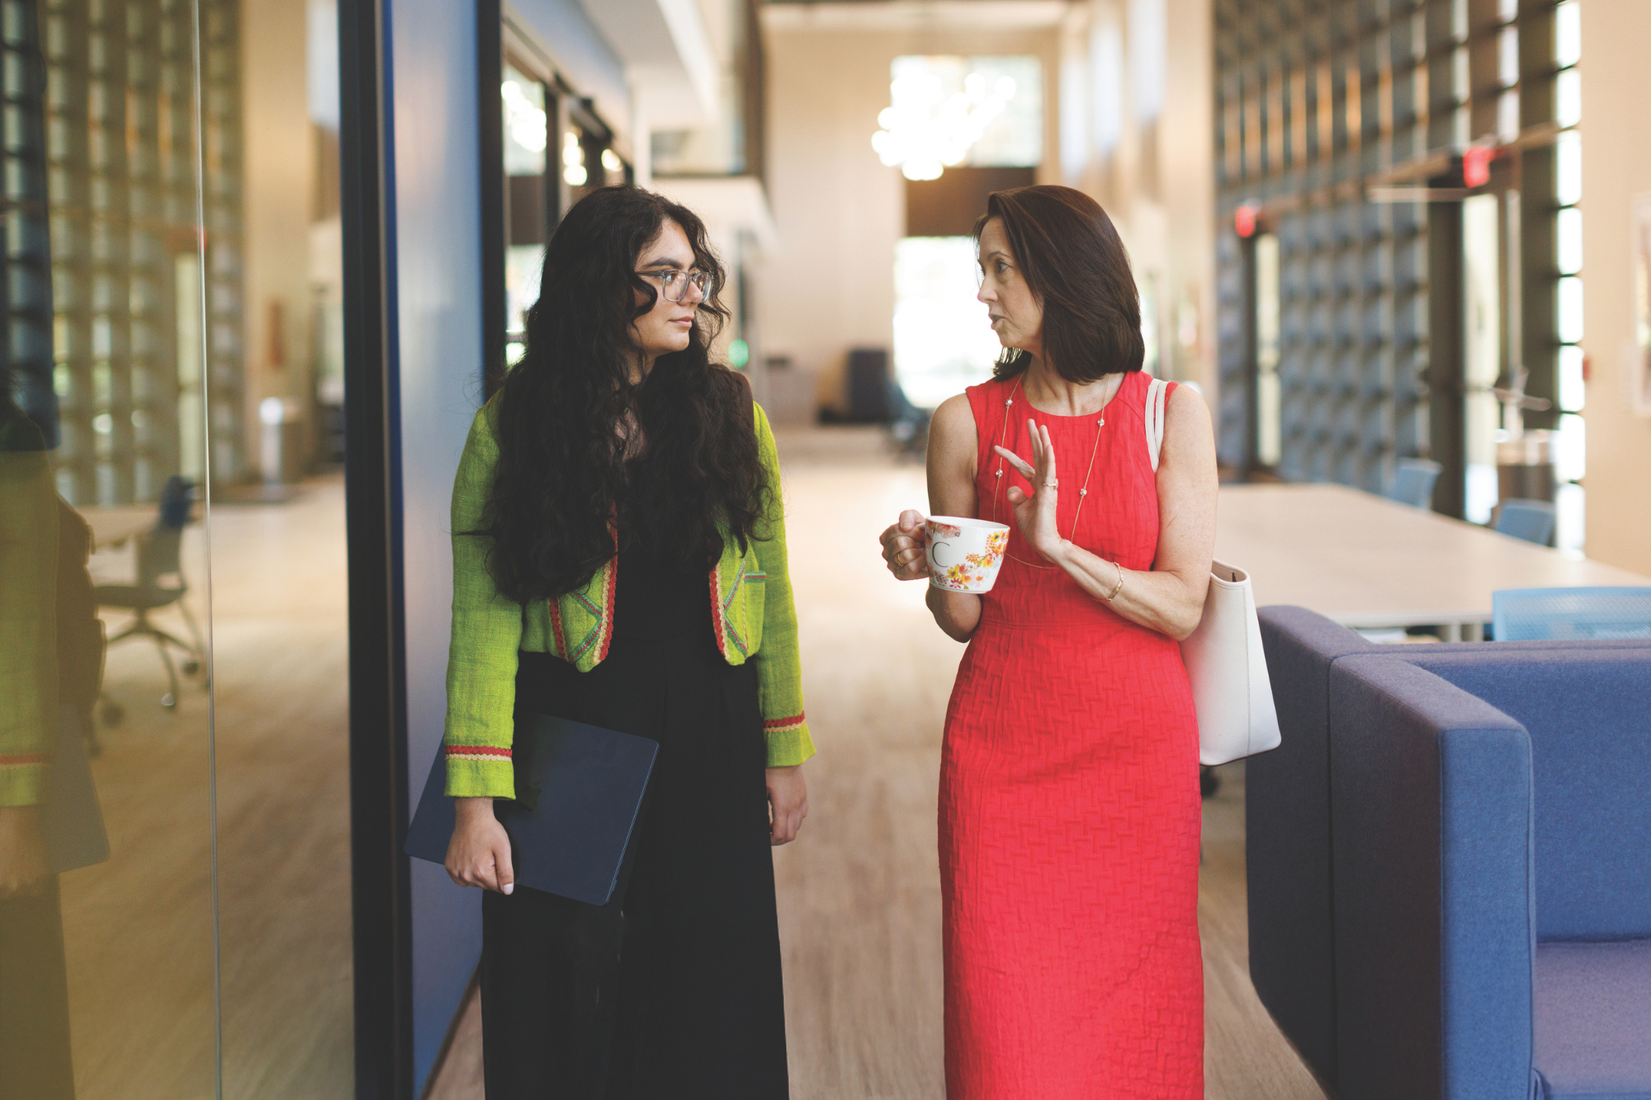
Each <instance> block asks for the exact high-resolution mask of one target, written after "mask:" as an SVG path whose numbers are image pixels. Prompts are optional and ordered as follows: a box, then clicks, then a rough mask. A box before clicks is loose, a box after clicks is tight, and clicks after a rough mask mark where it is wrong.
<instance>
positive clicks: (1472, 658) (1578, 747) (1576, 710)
mask: <svg viewBox="0 0 1651 1100" xmlns="http://www.w3.org/2000/svg"><path fill="white" fill-rule="evenodd" d="M1578 645H1581V646H1584V647H1585V648H1582V649H1578V648H1576V646H1578ZM1406 648H1407V649H1414V650H1419V651H1420V652H1417V653H1407V654H1406V655H1405V657H1406V659H1407V660H1408V661H1409V662H1410V663H1411V664H1414V665H1417V666H1418V667H1421V668H1425V669H1427V670H1429V671H1430V672H1432V673H1434V674H1435V675H1437V676H1439V677H1441V678H1443V679H1445V680H1448V681H1450V682H1451V683H1453V684H1455V685H1456V686H1458V687H1460V688H1461V689H1462V690H1464V691H1467V692H1469V693H1471V694H1473V695H1475V696H1478V697H1479V698H1480V699H1483V700H1485V701H1486V702H1487V703H1489V704H1490V705H1491V706H1493V707H1495V708H1496V709H1498V710H1500V711H1501V712H1503V713H1504V714H1506V715H1508V716H1509V717H1511V718H1513V719H1515V720H1517V721H1518V722H1519V723H1520V724H1521V725H1523V726H1524V727H1525V728H1526V729H1527V730H1529V731H1530V736H1531V751H1532V756H1533V761H1534V766H1535V781H1536V920H1537V925H1536V932H1537V937H1538V938H1539V939H1542V940H1611V939H1640V938H1647V937H1651V645H1647V644H1646V643H1644V642H1640V643H1638V644H1637V645H1636V644H1633V643H1630V644H1629V645H1627V646H1624V645H1622V644H1621V643H1613V644H1612V645H1611V646H1609V647H1604V648H1602V647H1600V646H1599V645H1594V646H1588V645H1587V643H1570V645H1569V647H1568V648H1565V649H1554V648H1552V647H1551V646H1550V647H1549V648H1547V649H1544V650H1541V651H1536V652H1533V651H1531V650H1528V649H1524V648H1521V649H1518V650H1514V651H1512V652H1506V651H1503V650H1502V646H1501V644H1499V643H1488V644H1486V645H1482V646H1478V647H1474V650H1473V651H1468V652H1461V651H1459V647H1456V646H1451V647H1448V650H1458V651H1457V652H1450V651H1447V647H1443V646H1408V647H1406ZM1433 649H1438V650H1440V652H1438V653H1431V652H1428V651H1429V650H1433Z"/></svg>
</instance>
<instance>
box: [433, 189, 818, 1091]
mask: <svg viewBox="0 0 1651 1100" xmlns="http://www.w3.org/2000/svg"><path fill="white" fill-rule="evenodd" d="M722 285H723V271H722V268H721V266H720V265H719V264H718V262H717V260H716V257H715V256H714V255H713V254H712V252H711V249H710V247H709V245H708V243H707V240H706V233H705V227H704V225H703V224H702V223H701V222H700V220H699V218H697V217H695V216H694V214H693V213H692V212H691V211H689V210H687V209H685V208H684V207H681V206H678V205H676V204H674V203H671V202H669V201H668V200H666V199H664V198H662V197H661V196H659V195H655V194H652V193H650V192H647V191H642V190H638V189H635V188H619V187H614V188H605V189H602V190H598V191H595V192H593V193H592V194H591V195H589V196H587V197H586V198H585V199H583V200H581V201H580V202H579V203H578V204H576V205H575V206H574V207H573V208H572V209H571V210H569V211H568V213H567V216H566V217H565V218H564V219H563V221H562V223H561V224H560V225H559V226H558V227H557V229H556V232H555V234H554V235H553V236H552V238H551V241H550V245H549V247H548V249H547V250H546V254H545V265H544V276H543V280H542V282H541V297H540V299H539V301H538V304H536V305H535V306H534V307H533V308H532V309H531V310H529V311H528V315H527V350H526V353H525V355H524V356H523V358H522V360H521V361H520V362H519V363H518V364H517V365H516V366H515V367H513V368H512V369H511V370H510V371H509V373H508V374H507V375H506V376H505V378H504V381H503V385H502V387H501V389H500V390H499V392H498V393H497V394H496V395H495V396H494V397H493V398H492V400H490V401H489V402H488V403H487V404H486V406H485V407H484V408H483V409H482V410H481V411H480V412H479V413H478V414H477V415H476V420H475V424H474V426H473V427H472V429H471V432H470V438H469V440H468V442H467V443H466V445H465V450H464V457H463V459H462V460H461V462H460V465H459V471H458V477H457V480H456V482H455V484H454V488H453V517H452V522H453V569H454V584H453V589H454V593H453V636H452V647H451V651H450V657H449V663H448V671H447V700H448V704H447V705H448V710H447V732H446V745H447V793H448V794H449V795H451V796H453V797H454V798H455V799H456V800H457V811H458V812H457V821H456V824H455V827H454V830H453V838H452V842H451V844H450V846H449V848H448V855H447V870H448V873H449V874H450V875H451V876H452V877H453V879H454V881H455V882H458V883H460V884H461V885H465V886H479V887H482V888H483V889H484V891H485V892H484V893H483V895H482V943H483V946H482V965H481V992H482V1019H483V1034H484V1057H485V1064H486V1078H487V1095H488V1096H489V1098H490V1100H511V1098H514V1097H524V1098H525V1097H533V1098H535V1100H539V1098H543V1097H578V1098H593V1100H594V1098H619V1097H625V1098H630V1097H635V1098H638V1100H641V1098H653V1097H658V1098H666V1097H669V1098H672V1100H680V1098H688V1097H706V1098H712V1097H715V1098H719V1100H720V1098H726V1097H736V1096H737V1097H742V1098H751V1100H760V1098H765V1097H772V1098H774V1100H783V1098H784V1097H785V1096H786V1095H787V1075H786V1057H785V1023H784V1006H783V998H782V993H781V981H780V946H779V931H778V925H777V920H776V916H775V904H774V869H773V861H772V856H771V848H770V846H771V845H777V844H784V843H786V842H787V841H789V840H791V839H792V838H793V837H795V836H796V834H797V828H798V826H799V825H800V824H801V822H802V819H803V817H804V816H805V815H806V814H807V812H808V800H807V793H806V787H805V784H804V782H803V777H802V773H801V770H800V766H801V764H802V762H803V761H804V760H805V759H807V758H808V757H809V756H810V755H811V754H812V753H813V751H814V750H813V744H812V741H811V740H810V737H809V733H808V727H807V724H806V723H805V721H804V719H803V706H802V689H801V676H800V671H799V665H798V659H797V625H796V614H795V611H794V609H793V607H792V600H791V586H790V581H789V579H788V577H787V573H786V553H785V527H784V519H783V507H782V503H781V499H780V482H779V474H778V464H777V459H776V455H775V449H774V437H773V434H772V432H771V431H770V430H769V427H768V421H767V418H766V417H765V416H764V414H763V411H762V409H761V408H760V407H758V406H756V405H754V404H753V402H752V400H751V392H750V389H749V387H748V385H747V383H746V381H745V379H744V378H743V377H742V376H741V375H739V374H737V373H735V372H734V371H732V370H730V369H728V368H727V367H724V366H721V365H719V364H715V363H713V362H711V360H710V357H709V354H708V351H707V349H708V346H709V343H710V341H711V340H712V338H713V337H714V335H715V332H716V326H717V325H719V324H720V323H721V322H722V321H723V320H725V319H726V317H727V312H726V310H724V309H723V307H722V306H721V304H720V303H719V301H718V297H717V294H718V291H719V290H720V289H721V288H722ZM518 710H520V711H524V712H537V713H545V714H554V715H557V716H560V717H563V718H568V719H572V720H575V721H580V722H586V723H590V724H592V725H597V726H603V727H606V728H609V729H614V730H620V731H623V732H626V733H632V734H637V735H640V736H644V737H650V738H653V739H655V740H657V741H658V742H659V755H658V757H657V759H656V761H655V765H654V772H653V776H652V778H651V780H650V783H649V793H648V797H647V800H646V803H645V805H644V809H643V814H642V817H641V819H640V821H639V823H638V826H637V829H636V831H635V832H634V833H633V835H632V839H631V847H630V851H629V852H628V853H627V856H626V868H625V870H624V871H623V872H622V873H621V880H620V884H619V887H618V889H616V890H615V892H614V895H613V897H612V899H611V900H610V901H609V902H608V904H606V905H604V906H600V907H597V906H591V905H586V904H583V903H580V902H576V901H572V900H569V899H566V898H560V897H556V896H554V895H551V894H546V893H542V892H539V891H536V890H531V889H527V888H525V887H523V888H517V887H516V886H515V885H514V882H513V878H514V876H513V874H512V869H511V853H510V841H509V838H508V837H507V835H506V834H505V832H504V829H503V828H502V827H501V826H500V824H499V822H498V820H497V819H496V818H495V817H494V814H493V800H494V799H495V798H510V797H512V796H513V795H514V793H515V787H514V776H513V772H512V766H511V758H510V746H511V738H512V728H513V714H514V713H515V712H516V711H518Z"/></svg>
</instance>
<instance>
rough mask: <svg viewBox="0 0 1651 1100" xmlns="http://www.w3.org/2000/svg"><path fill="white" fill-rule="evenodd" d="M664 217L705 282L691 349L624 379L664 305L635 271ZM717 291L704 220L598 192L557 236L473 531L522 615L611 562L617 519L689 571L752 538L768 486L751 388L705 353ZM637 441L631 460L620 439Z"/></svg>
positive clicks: (627, 193) (637, 541) (505, 391)
mask: <svg viewBox="0 0 1651 1100" xmlns="http://www.w3.org/2000/svg"><path fill="white" fill-rule="evenodd" d="M667 221H672V222H675V223H676V224H677V225H678V226H680V227H681V228H682V231H683V233H684V234H686V236H687V238H688V241H689V243H690V244H691V245H692V246H693V250H694V259H695V263H696V265H697V266H698V267H699V268H700V269H701V270H703V271H705V272H706V273H707V274H708V275H709V276H710V282H709V283H708V284H707V286H706V289H705V299H704V301H703V302H702V303H701V304H700V307H699V313H698V320H697V321H696V322H695V324H694V327H693V330H692V333H691V334H690V336H689V340H688V347H687V348H686V349H685V350H683V351H679V352H673V353H671V354H668V355H662V356H660V357H659V358H658V359H657V360H656V361H655V362H654V366H653V369H652V370H651V371H649V372H648V373H647V375H646V377H645V378H643V380H642V381H641V382H639V383H633V382H632V381H631V367H632V364H634V363H635V362H636V359H637V356H638V355H640V354H641V353H642V349H641V348H640V347H639V345H638V344H637V342H636V335H635V330H634V328H633V327H632V326H633V324H634V322H635V321H636V320H637V319H638V318H640V317H642V316H643V315H644V314H646V313H647V312H648V311H649V310H651V309H652V308H653V307H654V304H655V303H656V302H657V300H658V294H659V291H658V288H657V287H655V286H654V285H653V284H651V283H649V282H647V281H646V280H644V279H642V278H641V277H640V276H639V275H637V273H636V265H637V260H638V258H639V256H640V254H641V252H642V250H643V249H644V248H646V247H647V246H648V245H649V244H650V243H651V242H652V241H653V240H654V239H655V238H656V237H658V236H659V234H660V232H661V230H662V229H663V228H664V226H665V223H666V222H667ZM723 281H724V275H723V270H722V265H721V264H720V263H719V262H718V261H717V258H716V256H715V254H714V253H713V252H712V251H711V247H710V243H709V241H708V239H707V236H706V232H705V225H704V223H703V222H701V221H700V219H699V218H698V217H697V216H695V214H694V213H693V211H691V210H689V209H687V208H686V207H683V206H679V205H677V204H676V203H673V202H671V201H670V200H668V199H666V198H664V197H663V196H661V195H657V194H654V193H653V192H651V191H644V190H641V189H639V188H634V187H606V188H601V189H599V190H596V191H593V192H592V193H591V194H589V195H587V196H586V197H585V198H583V199H581V200H580V201H579V202H578V203H576V204H575V205H574V206H573V208H572V209H571V210H569V211H568V212H567V215H566V217H564V218H563V219H562V222H561V224H560V225H558V226H557V227H556V232H555V233H554V234H553V235H552V236H551V238H550V244H549V246H548V247H547V249H546V251H545V266H544V274H543V277H542V280H541V282H540V297H539V301H538V302H537V303H536V304H535V305H534V306H533V307H532V308H531V309H529V310H528V312H527V349H526V352H525V354H524V355H523V356H522V358H521V360H520V361H519V362H517V364H516V365H515V366H514V367H512V368H511V369H510V371H509V372H508V373H507V374H506V375H505V376H504V379H503V383H502V385H501V386H500V391H499V393H498V394H497V395H496V396H495V398H494V400H496V401H497V402H498V403H499V406H498V427H497V438H498V442H499V460H498V465H497V467H496V471H495V474H494V479H493V489H492V494H491V496H490V497H489V499H488V506H487V509H486V511H485V512H484V515H483V524H482V528H481V530H479V531H475V532H472V533H473V534H477V535H484V536H490V537H491V538H492V539H493V547H492V551H491V554H490V557H489V567H490V569H491V571H492V574H493V579H494V583H495V584H496V585H497V586H498V589H499V591H500V592H501V593H502V594H503V595H505V596H506V597H508V598H509V599H512V600H515V601H517V602H520V603H528V602H531V601H534V600H541V599H547V598H551V597H555V596H559V595H561V594H563V593H566V592H571V591H573V590H574V589H576V588H579V587H581V586H582V585H584V584H585V583H587V582H588V581H589V580H590V578H591V577H592V576H593V575H594V574H595V573H596V571H597V570H598V569H600V568H601V567H602V565H603V564H604V563H606V562H607V561H608V560H609V559H611V558H612V557H613V556H614V554H615V552H616V549H615V538H614V532H613V530H612V529H610V526H609V523H610V520H611V519H613V518H614V517H616V516H617V521H618V525H619V529H620V530H622V531H624V534H625V538H626V540H627V546H629V545H633V544H634V545H637V546H641V547H646V548H648V550H649V551H650V552H652V553H655V554H658V555H661V556H663V557H665V558H666V559H667V560H668V561H675V562H676V563H677V564H678V565H680V566H681V567H683V568H685V569H686V568H696V569H697V568H705V569H709V568H711V567H712V566H713V565H714V564H715V562H716V561H717V559H718V557H720V556H721V554H722V551H723V531H726V532H727V533H728V534H730V535H731V536H732V537H733V538H736V539H738V540H739V543H740V546H741V548H742V549H743V548H744V547H745V545H746V542H747V540H748V539H750V538H752V537H753V535H754V532H755V530H756V528H757V524H758V522H759V520H760V517H761V514H762V508H763V502H762V498H763V493H764V492H765V491H766V490H767V487H766V486H764V484H763V477H762V467H761V464H760V463H759V461H758V457H757V444H756V438H755V435H754V433H753V430H752V421H751V418H752V406H751V391H750V388H749V385H748V384H747V383H746V380H745V378H744V376H743V375H740V374H738V373H737V372H735V371H733V370H731V369H729V368H728V367H725V366H722V365H720V364H716V363H712V362H711V359H710V355H709V352H708V348H709V345H710V343H711V341H712V340H713V339H715V337H716V333H717V331H718V330H719V329H720V327H721V325H722V324H723V322H725V321H726V320H727V317H728V311H727V309H725V308H724V307H723V305H722V303H721V301H720V300H719V298H718V292H719V291H720V290H721V289H722V286H723ZM638 430H639V431H640V436H641V443H640V450H639V451H638V450H637V448H636V447H635V446H634V445H628V444H627V443H626V442H624V436H625V435H626V434H629V435H630V436H631V438H632V439H633V440H634V439H635V438H636V433H637V431H638ZM628 448H629V451H630V453H629V455H628V456H627V449H628ZM719 520H720V521H721V523H722V527H721V529H719V526H718V521H719Z"/></svg>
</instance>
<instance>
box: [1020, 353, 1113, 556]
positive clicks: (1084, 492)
mask: <svg viewBox="0 0 1651 1100" xmlns="http://www.w3.org/2000/svg"><path fill="white" fill-rule="evenodd" d="M1024 377H1025V373H1024V372H1022V373H1021V374H1019V375H1016V376H1015V393H1018V394H1021V395H1022V396H1025V393H1026V387H1025V386H1023V385H1022V380H1023V379H1024ZM1123 388H1124V387H1123V384H1122V383H1119V385H1118V390H1117V391H1114V393H1113V394H1112V397H1109V398H1107V402H1106V405H1102V406H1101V415H1100V416H1098V417H1096V418H1095V443H1094V445H1093V446H1091V447H1090V448H1089V468H1088V469H1086V470H1085V471H1084V475H1083V487H1082V488H1080V489H1079V490H1078V506H1077V508H1075V509H1073V511H1072V533H1071V534H1069V535H1067V536H1066V541H1068V542H1072V541H1074V540H1075V539H1076V538H1077V535H1078V517H1079V516H1080V515H1082V514H1083V502H1084V499H1085V498H1087V497H1088V496H1089V478H1090V476H1091V475H1093V474H1094V472H1095V455H1096V454H1097V453H1098V452H1099V451H1100V449H1101V429H1102V428H1104V427H1106V409H1107V405H1110V404H1112V400H1113V398H1115V397H1117V396H1118V393H1119V392H1121V391H1122V390H1123ZM1014 404H1015V396H1014V394H1010V395H1009V396H1008V398H1006V399H1005V400H1004V402H1003V409H1004V412H1003V427H1002V428H1001V429H999V431H998V440H997V443H998V446H999V447H1002V446H1003V442H1004V440H1005V439H1007V438H1008V436H1009V409H1011V408H1013V407H1014ZM1027 406H1028V407H1031V400H1030V399H1028V400H1027ZM1007 461H1008V460H1007V459H1005V458H1004V457H1003V456H1002V455H1001V454H1000V455H998V456H997V472H996V473H995V474H994V475H993V477H992V480H993V487H992V520H993V522H995V523H1002V522H1003V521H1002V520H1001V519H999V518H998V515H999V501H1000V500H1001V497H1002V494H1003V468H1004V465H1005V463H1006V462H1007ZM1058 481H1059V479H1057V485H1058ZM1033 491H1034V492H1035V491H1036V489H1035V488H1034V490H1033ZM1057 533H1059V529H1058V528H1057ZM1009 557H1011V558H1015V556H1014V555H1013V554H1010V555H1009ZM1015 560H1016V561H1018V562H1020V563H1021V564H1022V565H1027V566H1030V567H1032V568H1033V569H1054V568H1056V567H1055V566H1053V565H1039V564H1037V563H1036V562H1030V561H1027V560H1025V559H1024V558H1015Z"/></svg>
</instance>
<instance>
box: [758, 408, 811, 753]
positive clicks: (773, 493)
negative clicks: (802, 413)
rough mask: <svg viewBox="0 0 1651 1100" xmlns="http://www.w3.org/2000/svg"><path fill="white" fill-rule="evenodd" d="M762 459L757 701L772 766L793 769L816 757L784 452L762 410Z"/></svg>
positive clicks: (759, 450)
mask: <svg viewBox="0 0 1651 1100" xmlns="http://www.w3.org/2000/svg"><path fill="white" fill-rule="evenodd" d="M756 420H757V454H758V457H759V458H760V460H761V461H762V467H763V478H764V480H765V481H766V483H767V485H768V489H769V491H768V495H767V500H766V502H765V504H766V507H765V509H764V517H763V527H762V529H761V530H759V531H758V532H757V534H758V535H759V536H760V540H759V541H758V542H757V544H756V546H757V558H758V560H759V561H761V562H762V568H763V572H764V573H766V574H767V575H768V579H767V583H766V585H765V589H766V597H765V599H764V601H763V628H762V645H761V647H760V648H759V649H758V650H757V652H756V653H754V654H752V657H751V660H752V661H753V662H754V663H755V664H756V666H757V696H758V701H759V703H760V705H761V707H762V717H763V732H764V734H765V735H766V737H767V739H768V766H769V767H771V768H783V767H789V766H791V765H793V764H801V763H802V762H803V761H804V760H807V759H808V758H809V757H811V756H813V755H814V739H813V738H812V737H811V736H809V732H808V719H807V717H806V716H805V714H804V713H803V669H802V660H801V657H800V655H799V653H798V651H797V608H796V605H795V604H794V602H793V600H792V597H791V574H790V572H789V571H788V567H787V564H786V549H785V498H784V496H783V495H782V493H781V490H780V458H779V450H778V448H777V447H776V446H775V444H774V432H773V430H772V429H770V428H769V426H768V416H767V414H765V413H764V412H763V410H762V406H760V405H758V406H756Z"/></svg>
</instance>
